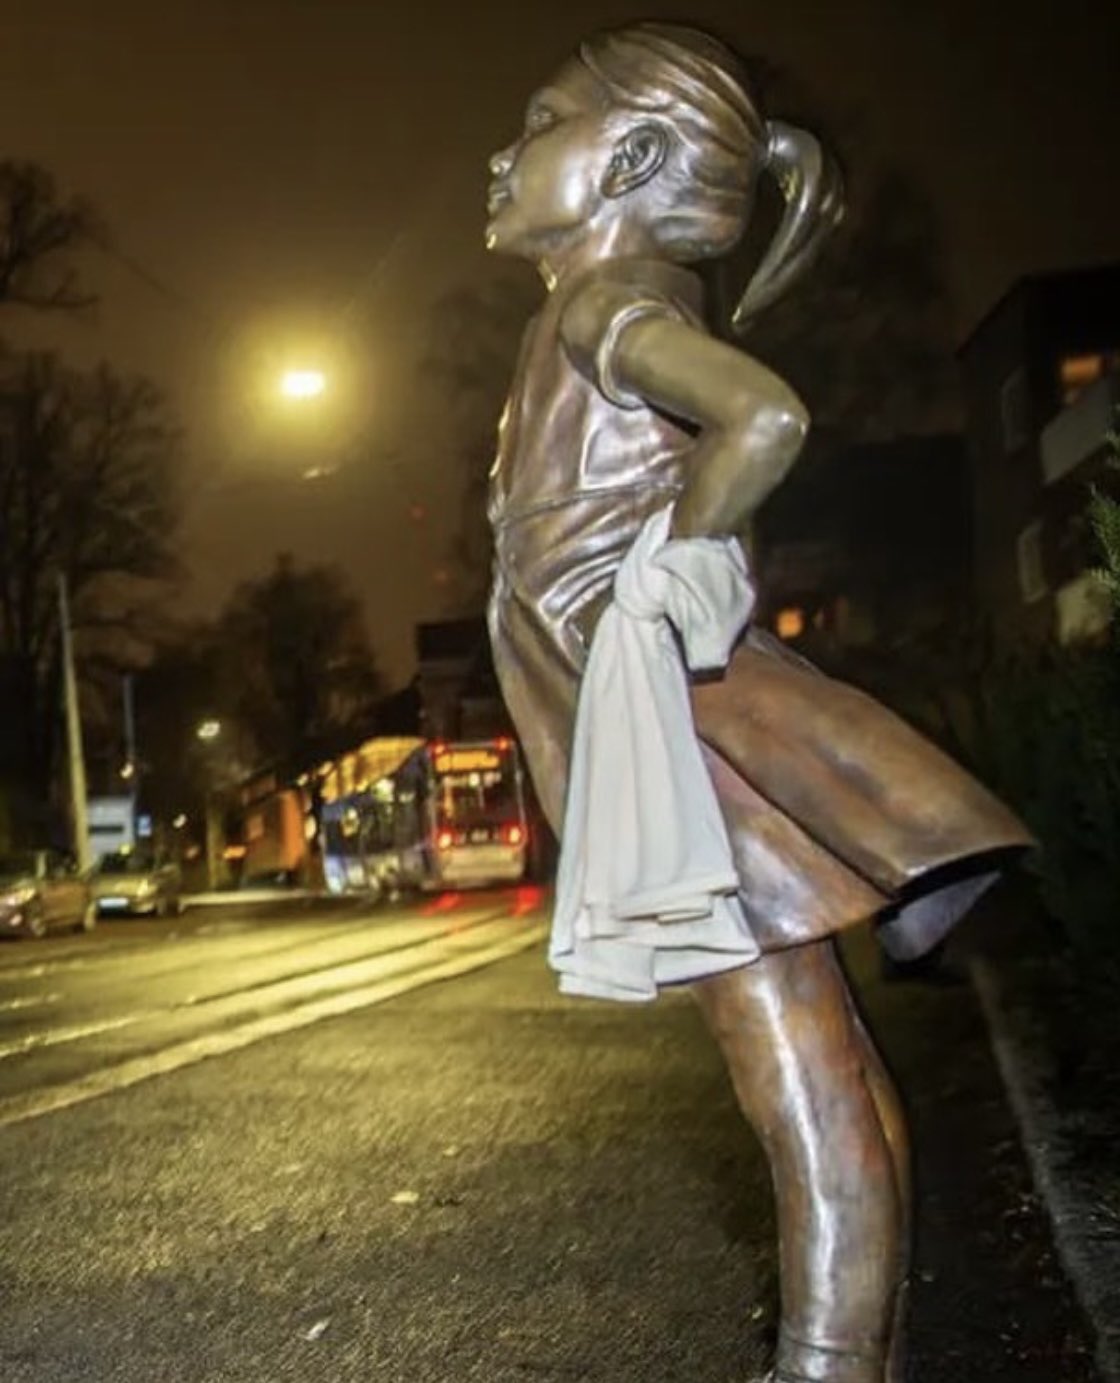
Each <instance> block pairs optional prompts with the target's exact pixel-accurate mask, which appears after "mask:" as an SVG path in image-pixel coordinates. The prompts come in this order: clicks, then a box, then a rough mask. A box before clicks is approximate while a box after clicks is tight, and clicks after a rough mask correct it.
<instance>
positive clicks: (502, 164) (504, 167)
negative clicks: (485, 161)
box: [490, 144, 514, 178]
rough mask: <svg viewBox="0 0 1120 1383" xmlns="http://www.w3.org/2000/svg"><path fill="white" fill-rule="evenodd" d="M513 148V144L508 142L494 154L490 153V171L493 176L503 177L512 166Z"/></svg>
mask: <svg viewBox="0 0 1120 1383" xmlns="http://www.w3.org/2000/svg"><path fill="white" fill-rule="evenodd" d="M513 150H514V146H513V145H512V144H510V145H508V146H507V147H506V148H505V149H499V150H498V152H497V153H496V154H491V155H490V172H491V173H492V174H493V175H494V177H496V178H504V177H505V176H506V174H507V173H508V172H509V170H510V169H511V168H512V167H513Z"/></svg>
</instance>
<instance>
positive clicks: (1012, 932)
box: [966, 888, 1120, 1383]
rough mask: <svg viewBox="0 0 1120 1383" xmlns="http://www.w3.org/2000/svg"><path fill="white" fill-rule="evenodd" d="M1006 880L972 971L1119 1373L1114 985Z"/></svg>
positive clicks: (1069, 1269) (1106, 1362)
mask: <svg viewBox="0 0 1120 1383" xmlns="http://www.w3.org/2000/svg"><path fill="white" fill-rule="evenodd" d="M1046 926H1047V924H1046V922H1045V919H1043V918H1041V917H1040V916H1039V914H1038V912H1037V910H1036V909H1035V908H1034V907H1032V905H1031V902H1030V900H1029V899H1021V898H1017V897H1016V891H1015V890H1014V889H1012V888H1009V889H1007V890H1006V891H1004V892H1003V893H1002V894H1001V895H999V896H997V897H995V898H993V901H992V903H991V905H989V907H988V908H987V909H986V910H984V911H982V912H981V914H980V915H979V916H978V917H977V919H976V921H975V923H973V924H970V931H969V934H968V937H967V939H966V950H967V963H968V970H969V975H970V978H971V980H972V984H973V987H974V989H975V991H976V994H977V997H978V999H979V1002H980V1005H981V1008H982V1010H983V1013H984V1016H985V1019H986V1021H987V1023H988V1027H989V1031H990V1034H991V1040H992V1047H993V1050H994V1052H995V1056H996V1061H997V1063H998V1065H999V1069H1000V1073H1001V1075H1002V1077H1003V1080H1004V1083H1005V1085H1006V1087H1007V1092H1008V1097H1009V1100H1010V1103H1011V1105H1012V1108H1013V1109H1014V1111H1015V1115H1016V1118H1017V1120H1018V1122H1019V1126H1020V1129H1021V1134H1022V1139H1023V1145H1024V1148H1025V1151H1026V1154H1027V1157H1028V1159H1029V1161H1030V1164H1031V1169H1032V1173H1033V1176H1034V1180H1035V1184H1036V1186H1037V1187H1038V1190H1039V1192H1040V1194H1041V1195H1042V1196H1043V1198H1044V1200H1045V1203H1046V1207H1047V1210H1048V1213H1049V1215H1050V1219H1051V1222H1052V1224H1053V1229H1054V1237H1055V1241H1056V1243H1057V1246H1058V1251H1059V1253H1060V1255H1061V1258H1062V1263H1063V1266H1064V1268H1065V1270H1066V1273H1067V1274H1068V1276H1069V1278H1070V1280H1071V1281H1072V1283H1073V1285H1074V1289H1075V1291H1076V1293H1077V1296H1078V1299H1079V1301H1080V1304H1081V1306H1082V1309H1083V1310H1084V1311H1085V1314H1086V1316H1087V1317H1088V1318H1089V1320H1090V1322H1091V1324H1092V1326H1093V1329H1094V1331H1095V1333H1096V1337H1097V1338H1096V1359H1097V1367H1098V1369H1099V1370H1100V1376H1101V1379H1102V1380H1104V1383H1117V1380H1120V1152H1118V1150H1120V996H1117V995H1116V994H1115V993H1112V992H1110V989H1109V987H1108V985H1107V981H1106V980H1104V979H1103V978H1102V979H1101V981H1100V982H1098V983H1095V982H1094V981H1092V980H1087V979H1084V978H1082V979H1081V980H1078V978H1077V976H1076V975H1075V974H1074V973H1073V970H1072V967H1071V964H1070V962H1069V960H1068V958H1066V957H1063V956H1062V955H1061V954H1060V953H1057V952H1056V950H1055V947H1054V943H1053V939H1052V937H1051V936H1049V935H1047V932H1046Z"/></svg>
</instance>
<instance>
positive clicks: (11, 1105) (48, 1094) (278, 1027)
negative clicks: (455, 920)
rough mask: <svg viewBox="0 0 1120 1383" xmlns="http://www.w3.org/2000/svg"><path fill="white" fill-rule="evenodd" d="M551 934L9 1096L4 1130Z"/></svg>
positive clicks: (508, 941) (539, 928)
mask: <svg viewBox="0 0 1120 1383" xmlns="http://www.w3.org/2000/svg"><path fill="white" fill-rule="evenodd" d="M547 930H548V929H547V926H546V925H545V924H544V923H537V924H535V925H533V926H530V927H526V928H525V929H524V930H523V931H518V932H517V933H516V934H515V935H514V936H511V937H507V938H505V939H504V940H502V941H498V942H495V943H494V944H493V945H490V946H483V947H480V948H479V949H478V950H475V951H468V952H467V953H466V954H464V955H461V956H455V957H454V958H452V959H450V960H444V961H437V962H436V963H435V964H433V965H430V966H426V967H424V968H423V969H419V970H413V971H410V972H409V973H407V974H404V975H396V976H393V977H392V978H390V979H385V980H378V981H376V982H374V983H373V984H368V985H364V986H362V987H361V988H359V989H353V990H348V991H344V992H343V993H341V994H329V995H326V996H324V997H322V998H319V999H314V1000H312V1001H311V1002H310V1003H306V1004H300V1005H299V1006H298V1007H295V1008H291V1009H288V1010H286V1011H285V1012H283V1013H273V1014H267V1015H265V1016H264V1017H260V1018H255V1019H251V1020H249V1021H248V1022H246V1023H242V1024H241V1025H240V1026H238V1027H235V1028H227V1029H223V1030H222V1031H220V1032H214V1033H207V1034H205V1035H203V1036H202V1037H196V1038H191V1039H190V1040H188V1041H186V1042H177V1043H174V1044H173V1045H172V1046H170V1047H166V1048H165V1049H164V1050H163V1051H162V1052H154V1053H151V1054H149V1055H146V1056H142V1057H133V1058H131V1059H130V1060H128V1061H123V1062H120V1063H119V1064H117V1065H115V1066H108V1067H105V1068H104V1069H102V1070H100V1071H93V1072H90V1074H89V1075H85V1076H80V1077H78V1079H76V1080H73V1081H68V1082H66V1083H65V1084H63V1085H55V1086H49V1087H47V1088H46V1089H44V1090H33V1091H27V1092H25V1093H23V1094H20V1095H12V1096H9V1098H7V1099H5V1100H0V1128H3V1127H6V1126H7V1125H9V1124H18V1123H23V1122H24V1121H26V1120H28V1119H37V1118H40V1117H41V1116H42V1115H44V1114H51V1113H53V1112H54V1111H55V1110H59V1109H68V1108H69V1107H71V1106H72V1105H77V1104H83V1103H85V1101H86V1100H94V1099H97V1098H98V1097H99V1096H101V1095H109V1094H112V1093H113V1092H114V1091H117V1090H124V1089H127V1087H129V1086H131V1085H138V1084H139V1083H140V1082H141V1081H145V1080H150V1079H151V1078H152V1077H154V1076H162V1075H167V1074H168V1073H169V1072H171V1071H177V1070H179V1069H181V1068H182V1067H184V1066H193V1065H195V1064H196V1063H198V1062H200V1061H206V1060H207V1059H208V1058H210V1057H216V1056H225V1055H227V1054H228V1053H230V1052H235V1051H239V1050H241V1049H242V1048H243V1047H248V1046H251V1045H252V1044H253V1043H256V1042H261V1041H264V1039H265V1038H269V1037H278V1036H280V1035H281V1034H283V1033H288V1032H294V1031H296V1030H297V1029H299V1028H306V1027H310V1026H311V1025H312V1024H313V1023H321V1022H323V1020H324V1019H327V1018H340V1017H342V1016H344V1015H345V1014H348V1013H354V1012H356V1011H357V1010H358V1009H362V1008H370V1007H372V1006H373V1005H375V1004H381V1003H384V1002H385V1001H386V1000H388V999H395V998H397V997H398V996H399V995H401V994H407V993H408V992H409V991H410V990H413V989H419V988H421V987H422V986H424V985H429V984H434V983H436V982H437V981H439V980H449V979H454V978H455V977H456V976H459V975H465V974H468V973H469V972H470V971H472V970H480V969H482V968H483V967H484V966H487V965H493V964H494V963H495V962H496V961H499V960H505V959H506V958H507V957H509V956H514V955H517V954H518V953H519V952H521V951H525V950H528V949H529V947H531V946H535V945H537V944H538V943H539V942H540V941H541V940H542V939H543V938H544V937H545V935H546V934H547Z"/></svg>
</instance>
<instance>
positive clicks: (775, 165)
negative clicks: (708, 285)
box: [580, 24, 843, 326]
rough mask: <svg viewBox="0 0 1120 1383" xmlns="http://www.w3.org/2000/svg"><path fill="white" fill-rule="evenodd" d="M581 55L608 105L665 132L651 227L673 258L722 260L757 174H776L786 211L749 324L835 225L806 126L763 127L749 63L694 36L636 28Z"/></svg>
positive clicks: (591, 42)
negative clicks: (656, 211) (658, 195)
mask: <svg viewBox="0 0 1120 1383" xmlns="http://www.w3.org/2000/svg"><path fill="white" fill-rule="evenodd" d="M580 58H581V60H582V61H583V63H584V65H585V66H586V67H587V68H588V69H589V71H590V72H591V73H592V75H593V76H594V77H595V78H596V80H597V81H598V82H599V84H600V85H601V86H602V87H603V89H604V91H605V93H606V95H607V97H608V99H609V100H610V102H611V103H612V104H613V105H615V106H616V107H618V108H620V109H622V110H628V111H633V112H635V113H637V114H641V115H644V116H648V117H649V118H650V119H652V120H655V121H656V122H657V123H658V124H660V125H661V126H662V127H663V129H664V130H665V133H666V135H667V137H668V140H669V146H670V147H669V153H668V156H667V158H666V162H665V166H664V168H663V170H662V175H661V179H660V184H661V192H662V207H661V211H660V214H659V216H658V218H657V222H656V225H655V227H654V231H655V234H656V236H657V239H658V243H659V244H660V245H661V246H662V248H663V249H664V251H665V253H666V254H668V255H670V256H671V257H672V258H674V259H676V260H679V261H682V262H685V263H688V262H691V261H694V260H698V259H711V258H716V257H718V256H720V255H723V254H726V253H727V252H728V251H729V250H731V249H732V248H733V247H734V246H735V244H736V243H737V241H738V240H739V239H740V238H741V236H742V234H743V232H744V230H745V229H746V226H747V222H748V219H749V217H750V213H751V209H752V207H753V205H754V199H755V193H756V188H757V184H758V179H759V175H760V174H761V173H762V172H764V171H768V172H770V173H772V174H773V175H774V176H775V177H776V178H777V181H778V184H779V187H780V188H781V191H782V195H783V197H784V199H785V203H786V209H785V213H784V215H783V218H782V222H781V224H780V226H779V227H778V231H777V233H776V234H775V236H774V239H773V241H772V242H771V245H770V247H769V249H768V250H767V252H766V254H765V255H764V256H763V259H762V262H761V263H760V265H759V267H758V269H757V271H756V272H755V275H754V277H753V278H752V279H751V281H750V283H749V284H748V285H747V288H746V291H745V292H744V294H743V297H742V299H741V300H740V303H739V306H738V308H737V309H736V313H735V324H736V326H742V325H744V324H745V322H746V321H747V319H748V318H749V317H751V316H753V315H754V314H755V313H756V312H758V311H760V310H761V309H762V308H763V307H765V306H767V305H768V304H769V303H771V302H772V301H773V300H774V299H775V298H776V297H778V296H779V294H781V293H782V292H784V291H785V289H786V288H787V287H789V285H790V284H791V283H792V282H793V281H794V280H795V279H796V278H798V277H799V276H800V274H801V272H802V270H803V269H804V268H806V267H807V265H808V264H809V262H810V261H811V259H812V258H813V256H814V254H815V252H816V250H817V248H818V247H819V244H820V242H821V241H822V240H823V239H824V236H825V235H826V233H827V232H828V231H830V230H831V229H832V227H833V226H834V225H835V224H836V222H837V221H838V220H839V219H840V216H841V214H842V211H843V195H842V188H841V181H840V175H839V170H838V168H837V167H836V165H835V163H834V162H833V160H832V159H831V158H830V157H829V156H828V155H827V154H826V152H825V151H824V150H823V149H822V147H821V145H820V143H819V141H818V140H817V139H816V137H815V136H814V135H811V134H810V133H809V132H808V131H807V130H800V129H797V128H795V127H794V126H791V125H785V124H781V123H779V122H768V121H767V120H766V118H765V116H764V115H763V113H762V110H761V107H760V105H759V102H758V100H757V98H756V96H755V95H754V93H753V91H752V89H751V84H750V80H749V78H748V75H747V72H746V68H745V66H744V64H743V63H742V62H741V61H740V60H739V59H738V58H737V57H736V55H735V54H734V53H733V52H732V51H731V49H729V48H727V47H726V46H725V45H724V44H722V43H720V42H719V41H718V40H717V39H714V38H712V37H711V36H710V35H708V34H705V33H702V32H700V31H699V30H697V29H690V28H685V27H684V26H681V25H676V24H635V25H631V26H629V27H627V28H624V29H616V30H612V31H608V32H605V33H601V34H597V35H595V36H594V37H593V38H591V39H588V40H587V41H586V42H585V43H583V44H582V45H581V47H580Z"/></svg>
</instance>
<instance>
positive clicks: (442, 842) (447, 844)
mask: <svg viewBox="0 0 1120 1383" xmlns="http://www.w3.org/2000/svg"><path fill="white" fill-rule="evenodd" d="M454 844H455V837H454V836H453V835H452V834H451V832H450V831H440V833H439V835H438V836H436V845H438V846H439V848H440V849H441V850H450V849H451V847H452V846H453V845H454Z"/></svg>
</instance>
